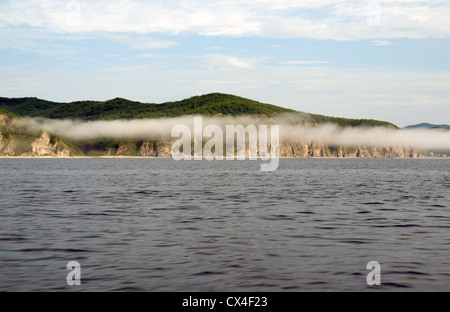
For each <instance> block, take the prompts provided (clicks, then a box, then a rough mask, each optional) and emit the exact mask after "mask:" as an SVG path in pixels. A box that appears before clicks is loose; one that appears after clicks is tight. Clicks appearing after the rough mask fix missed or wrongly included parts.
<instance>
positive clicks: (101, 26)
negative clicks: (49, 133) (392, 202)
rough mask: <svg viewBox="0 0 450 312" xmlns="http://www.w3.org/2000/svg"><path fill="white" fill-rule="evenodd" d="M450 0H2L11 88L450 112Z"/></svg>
mask: <svg viewBox="0 0 450 312" xmlns="http://www.w3.org/2000/svg"><path fill="white" fill-rule="evenodd" d="M449 16H450V1H419V0H399V1H392V0H384V1H339V0H337V1H330V0H304V1H300V0H298V1H294V0H278V1H270V0H249V1H246V2H241V1H234V0H229V1H214V0H210V1H200V0H192V1H186V0H174V1H103V0H94V1H92V0H91V1H53V0H47V1H39V0H24V1H1V0H0V73H1V75H0V96H5V97H25V96H36V97H39V98H44V99H48V100H54V101H74V100H84V99H94V100H106V99H110V98H114V97H125V98H128V99H131V100H138V101H144V102H153V103H154V102H156V103H159V102H164V101H170V100H180V99H183V98H187V97H190V96H193V95H199V94H205V93H209V92H224V93H231V94H236V95H239V96H243V97H248V98H252V99H255V100H259V101H262V102H266V103H271V104H275V105H280V106H284V107H289V108H293V109H296V110H301V111H305V112H310V113H318V114H326V115H333V116H341V117H349V118H373V119H381V120H386V121H390V122H394V123H395V124H397V125H399V126H405V125H408V124H413V123H419V122H431V123H447V124H450V40H449V36H450V18H449Z"/></svg>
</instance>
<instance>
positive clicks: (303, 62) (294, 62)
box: [280, 61, 328, 65]
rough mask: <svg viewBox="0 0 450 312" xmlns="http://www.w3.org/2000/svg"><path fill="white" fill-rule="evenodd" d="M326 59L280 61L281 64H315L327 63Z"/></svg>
mask: <svg viewBox="0 0 450 312" xmlns="http://www.w3.org/2000/svg"><path fill="white" fill-rule="evenodd" d="M327 63H328V62H327V61H285V62H280V64H283V65H315V64H327Z"/></svg>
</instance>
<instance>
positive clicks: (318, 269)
mask: <svg viewBox="0 0 450 312" xmlns="http://www.w3.org/2000/svg"><path fill="white" fill-rule="evenodd" d="M449 165H450V160H444V159H436V160H433V159H282V160H281V162H280V167H279V169H278V170H277V171H275V172H261V171H260V170H259V168H260V162H259V161H249V160H246V161H212V162H209V161H206V160H204V161H180V162H176V161H174V160H172V159H0V190H1V192H0V264H1V266H0V291H57V290H84V291H331V290H333V291H334V290H338V291H339V290H342V291H366V290H369V291H370V290H385V291H392V290H402V291H405V290H406V291H409V290H411V291H449V290H450V286H449V285H450V260H449V259H450V235H449V230H450V212H449V204H448V203H449V199H450V195H449V194H450V192H449V190H450V175H449V168H450V166H449ZM72 260H75V261H78V262H79V263H80V264H81V270H82V277H81V278H82V285H81V286H78V287H69V286H68V285H67V283H66V275H67V273H69V271H68V270H67V269H66V264H67V263H68V262H69V261H72ZM369 261H378V262H379V263H380V264H381V282H382V285H381V286H368V285H367V283H366V276H367V274H368V273H369V271H370V270H367V269H366V265H367V263H368V262H369Z"/></svg>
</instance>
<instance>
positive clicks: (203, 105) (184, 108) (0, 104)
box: [0, 93, 397, 128]
mask: <svg viewBox="0 0 450 312" xmlns="http://www.w3.org/2000/svg"><path fill="white" fill-rule="evenodd" d="M0 109H3V110H6V111H8V112H11V113H12V114H14V115H17V116H21V117H24V116H29V117H44V118H51V119H80V120H114V119H142V118H162V117H177V116H183V115H203V116H220V115H224V116H239V115H265V116H267V117H273V116H276V115H279V114H282V113H293V114H294V115H295V114H298V117H299V120H301V121H307V122H311V123H313V124H323V123H334V124H337V125H339V126H341V127H347V126H350V127H356V126H367V127H373V126H386V127H393V128H397V127H396V126H395V125H393V124H392V123H388V122H384V121H378V120H371V119H348V118H337V117H329V116H323V115H316V114H307V113H304V112H298V111H294V110H291V109H287V108H283V107H280V106H275V105H271V104H265V103H260V102H257V101H254V100H250V99H246V98H243V97H239V96H235V95H229V94H223V93H211V94H206V95H200V96H193V97H190V98H188V99H184V100H181V101H174V102H166V103H161V104H155V103H141V102H136V101H130V100H127V99H123V98H115V99H112V100H108V101H76V102H69V103H60V102H51V101H46V100H42V99H38V98H34V97H28V98H4V97H0Z"/></svg>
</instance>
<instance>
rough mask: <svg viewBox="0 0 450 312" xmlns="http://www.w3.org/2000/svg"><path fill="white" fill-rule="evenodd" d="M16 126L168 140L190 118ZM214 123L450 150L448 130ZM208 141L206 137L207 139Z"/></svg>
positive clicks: (293, 120) (290, 121)
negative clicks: (269, 127) (273, 128)
mask: <svg viewBox="0 0 450 312" xmlns="http://www.w3.org/2000/svg"><path fill="white" fill-rule="evenodd" d="M17 124H18V125H19V126H23V127H27V128H29V129H36V128H40V129H44V130H46V131H48V132H50V133H54V134H57V135H59V136H61V137H64V138H66V139H69V140H95V139H102V138H111V139H170V135H171V130H172V128H173V127H174V126H176V125H181V124H184V125H187V126H189V127H190V128H191V129H193V124H194V118H193V116H184V117H176V118H160V119H136V120H111V121H104V120H102V121H80V120H55V119H43V118H22V119H19V120H18V121H17ZM209 124H216V125H219V126H220V127H222V129H223V132H224V133H225V126H226V125H244V126H246V125H256V126H258V125H264V124H265V125H271V124H276V125H279V126H280V140H290V141H293V142H304V143H311V142H320V143H324V144H328V145H344V146H354V145H365V146H398V147H414V148H421V149H443V150H445V149H450V130H445V129H420V130H397V129H391V128H385V127H371V128H364V127H359V128H339V127H337V126H335V125H331V124H325V125H320V126H311V125H309V126H308V125H303V120H299V119H298V116H295V117H293V116H289V115H285V116H283V117H281V118H280V117H278V118H275V119H274V118H263V117H261V118H258V117H253V116H251V117H203V118H202V126H203V127H205V126H206V125H209ZM206 139H207V138H206Z"/></svg>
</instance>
